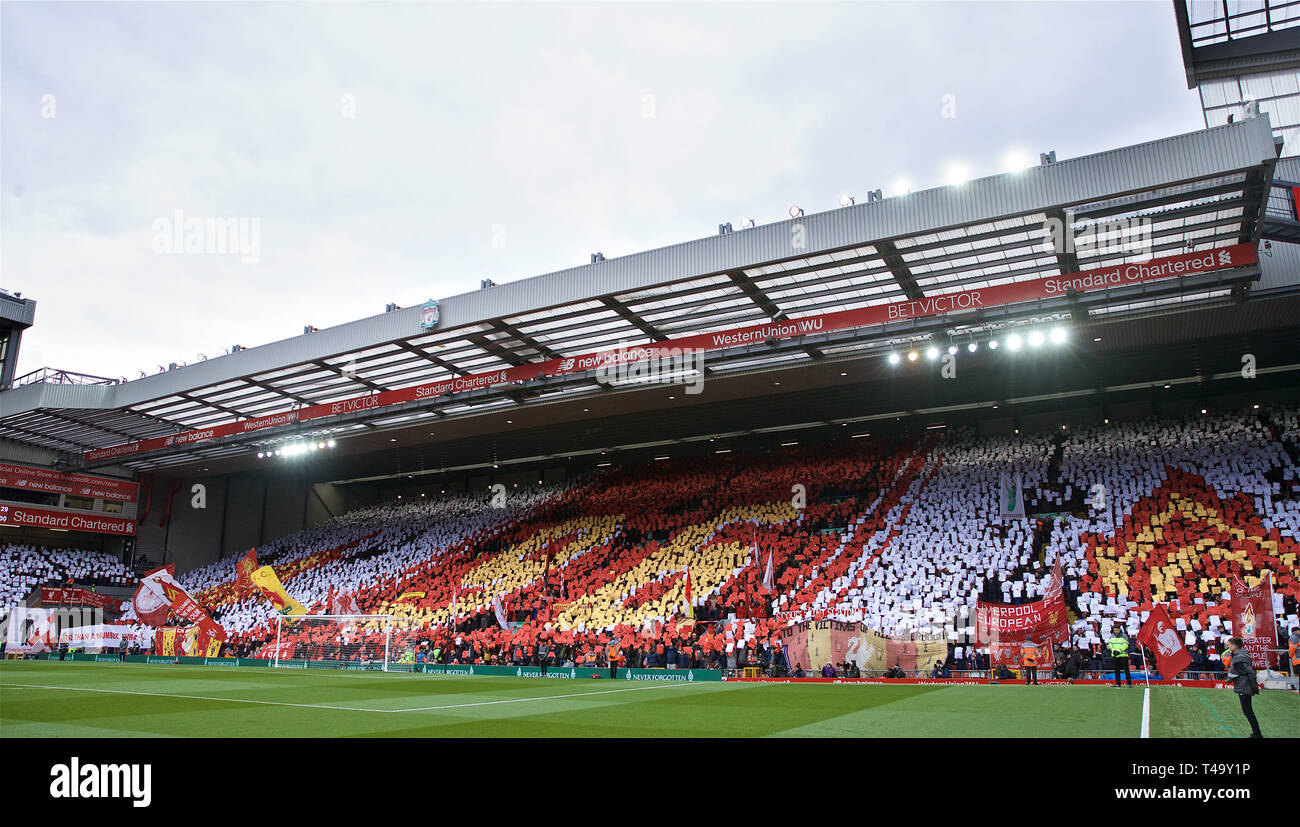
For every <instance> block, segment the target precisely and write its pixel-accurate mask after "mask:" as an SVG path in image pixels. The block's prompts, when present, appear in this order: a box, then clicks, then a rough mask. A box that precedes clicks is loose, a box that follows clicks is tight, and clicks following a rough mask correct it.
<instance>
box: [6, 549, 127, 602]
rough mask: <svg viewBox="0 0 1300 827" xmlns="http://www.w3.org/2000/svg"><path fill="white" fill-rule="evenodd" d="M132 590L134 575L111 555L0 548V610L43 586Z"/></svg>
mask: <svg viewBox="0 0 1300 827" xmlns="http://www.w3.org/2000/svg"><path fill="white" fill-rule="evenodd" d="M68 580H72V581H74V582H75V583H76V584H77V585H80V586H130V585H132V584H133V583H135V573H134V572H132V571H131V570H130V569H128V568H127V567H126V566H125V565H123V563H122V561H121V560H118V559H117V558H115V557H113V556H112V555H109V554H104V553H102V552H97V551H87V550H83V549H67V548H44V547H41V546H34V545H18V544H11V543H5V544H2V545H0V606H13V605H17V604H19V603H22V602H24V601H25V600H27V598H28V596H29V595H30V594H31V592H32V591H33V590H34V589H38V588H40V587H41V586H62V585H65V584H66V583H67V582H68Z"/></svg>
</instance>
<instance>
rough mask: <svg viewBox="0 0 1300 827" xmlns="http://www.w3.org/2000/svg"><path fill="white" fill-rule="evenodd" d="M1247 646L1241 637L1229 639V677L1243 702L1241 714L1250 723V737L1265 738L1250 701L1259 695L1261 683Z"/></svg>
mask: <svg viewBox="0 0 1300 827" xmlns="http://www.w3.org/2000/svg"><path fill="white" fill-rule="evenodd" d="M1245 645H1246V644H1245V642H1244V641H1242V639H1241V638H1239V637H1230V638H1228V645H1227V649H1228V652H1229V653H1231V658H1230V659H1229V665H1228V677H1229V678H1231V679H1232V691H1233V692H1236V693H1237V698H1238V699H1239V700H1240V701H1241V714H1243V715H1245V716H1246V720H1247V721H1250V737H1251V738H1263V737H1264V736H1263V735H1262V734H1261V733H1260V731H1259V721H1258V720H1256V718H1255V710H1254V709H1253V707H1252V703H1251V700H1250V699H1251V696H1253V695H1258V694H1259V681H1258V680H1257V679H1256V678H1255V665H1254V664H1253V663H1251V661H1250V654H1249V653H1248V652H1246V650H1245V648H1244V647H1245Z"/></svg>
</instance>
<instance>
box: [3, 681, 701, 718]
mask: <svg viewBox="0 0 1300 827" xmlns="http://www.w3.org/2000/svg"><path fill="white" fill-rule="evenodd" d="M693 685H695V684H682V683H677V682H673V683H663V684H657V685H654V686H634V687H631V688H627V689H602V690H600V691H598V692H575V693H571V694H568V695H544V696H542V697H539V698H509V699H506V700H499V701H477V702H474V703H464V704H447V705H445V706H419V707H412V708H410V709H375V708H373V707H365V706H330V705H328V704H296V703H291V702H289V701H258V700H253V699H251V698H218V697H213V696H210V695H176V694H172V693H168V692H135V691H131V690H127V689H91V688H88V687H78V686H49V685H47V684H35V683H0V686H9V687H15V688H18V689H54V690H62V691H65V692H101V693H105V694H108V695H144V696H148V697H151V698H181V699H184V700H191V701H228V702H229V703H236V704H262V705H265V706H292V707H298V708H302V709H333V710H338V711H341V712H384V713H392V712H434V711H437V710H440V709H461V708H463V707H471V706H491V705H493V704H517V703H527V702H528V701H549V700H554V699H557V698H580V697H586V696H588V695H611V694H614V693H616V692H640V691H642V690H646V689H671V688H674V687H677V686H693Z"/></svg>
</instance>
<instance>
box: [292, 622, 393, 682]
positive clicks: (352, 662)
mask: <svg viewBox="0 0 1300 827" xmlns="http://www.w3.org/2000/svg"><path fill="white" fill-rule="evenodd" d="M394 627H395V624H394V618H393V616H392V615H276V617H275V648H274V649H273V650H272V651H271V656H270V658H269V659H270V661H271V666H278V667H285V668H296V669H307V668H314V667H325V668H335V669H376V670H381V671H384V672H387V671H389V670H390V668H391V667H392V665H393V663H394V661H395V660H396V658H395V657H394V656H393V646H394V640H393V632H394ZM407 668H409V667H407Z"/></svg>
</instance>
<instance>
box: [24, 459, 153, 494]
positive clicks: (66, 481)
mask: <svg viewBox="0 0 1300 827" xmlns="http://www.w3.org/2000/svg"><path fill="white" fill-rule="evenodd" d="M0 487H4V488H25V489H27V490H29V491H45V492H47V493H50V494H72V495H73V496H77V497H95V498H97V499H105V500H119V501H121V502H135V499H136V492H137V488H138V486H137V485H136V483H134V482H131V481H129V480H117V479H112V478H110V477H96V476H91V475H89V474H65V473H63V472H61V471H55V470H53V469H50V468H35V467H32V466H28V465H14V464H13V463H9V462H0Z"/></svg>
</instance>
